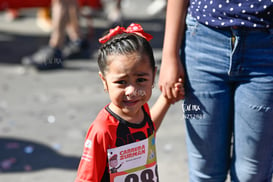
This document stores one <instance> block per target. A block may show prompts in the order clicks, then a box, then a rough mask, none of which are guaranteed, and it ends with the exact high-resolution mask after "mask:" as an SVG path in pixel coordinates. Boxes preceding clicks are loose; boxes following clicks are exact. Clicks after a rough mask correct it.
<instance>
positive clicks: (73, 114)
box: [0, 0, 188, 182]
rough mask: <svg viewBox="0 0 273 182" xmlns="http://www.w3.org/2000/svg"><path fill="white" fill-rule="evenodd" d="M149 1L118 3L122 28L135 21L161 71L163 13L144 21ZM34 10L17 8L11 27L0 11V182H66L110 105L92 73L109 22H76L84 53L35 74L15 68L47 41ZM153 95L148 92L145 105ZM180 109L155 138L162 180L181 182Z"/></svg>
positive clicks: (182, 131)
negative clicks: (98, 119)
mask: <svg viewBox="0 0 273 182" xmlns="http://www.w3.org/2000/svg"><path fill="white" fill-rule="evenodd" d="M149 3H151V0H138V1H129V0H124V2H123V13H124V25H125V26H128V25H129V24H130V23H131V22H136V23H140V24H141V25H142V26H143V27H144V29H145V31H147V32H148V33H150V34H152V35H153V36H154V39H153V40H152V41H151V44H152V46H153V48H154V54H155V58H156V60H157V66H158V67H160V60H161V52H162V43H163V34H164V11H163V12H162V13H161V14H159V15H157V16H148V15H147V12H146V11H145V10H146V8H147V6H148V5H149ZM36 10H37V9H22V10H21V17H20V18H19V19H18V20H15V21H12V22H11V21H7V19H6V17H5V14H4V12H0V181H1V182H2V181H6V182H15V181H16V182H37V181H38V182H49V181H58V182H60V181H62V182H64V181H65V182H72V181H74V179H75V176H76V172H77V166H78V162H79V160H80V156H81V153H82V149H83V142H84V138H85V133H86V131H87V129H88V127H89V125H90V124H91V123H92V121H93V119H94V118H95V117H96V115H97V113H98V112H99V110H101V108H103V107H104V106H105V105H106V104H107V103H108V102H109V99H108V96H107V94H106V93H104V92H103V86H102V83H101V81H100V78H99V76H98V68H97V63H96V51H97V48H98V46H99V44H98V42H97V39H98V37H100V36H101V35H102V34H103V32H105V31H106V30H107V29H108V28H109V26H110V25H109V21H108V20H107V19H106V18H105V17H104V16H103V13H98V14H96V15H95V16H94V19H93V27H94V31H93V34H92V35H90V31H89V28H88V21H87V20H86V19H84V18H81V28H82V30H83V32H85V34H86V36H87V37H88V38H89V40H90V43H91V48H90V52H89V55H90V56H88V57H84V58H80V59H74V60H67V61H66V62H65V66H64V69H62V70H58V71H57V70H56V71H47V72H39V71H36V70H35V69H33V68H28V67H24V66H22V65H21V59H22V57H24V56H27V55H29V54H31V53H33V52H35V51H36V50H37V49H38V48H39V47H42V46H44V45H46V44H47V42H48V37H49V33H48V32H43V31H42V30H41V29H40V28H39V27H38V26H37V24H36V17H35V15H36ZM157 78H158V76H157ZM159 93H160V91H159V89H158V88H157V87H155V88H154V90H153V96H152V98H151V100H150V102H149V104H150V105H152V104H153V103H154V101H155V99H156V98H157V97H158V95H159ZM181 104H182V102H179V103H176V104H175V105H173V106H172V107H171V108H170V110H169V112H168V113H167V115H166V117H165V119H164V122H163V124H162V126H161V128H160V130H159V131H158V133H157V158H158V167H159V168H158V169H159V177H160V181H162V182H176V181H188V179H187V178H188V168H187V156H186V149H185V146H186V145H185V126H184V120H183V117H182V111H181Z"/></svg>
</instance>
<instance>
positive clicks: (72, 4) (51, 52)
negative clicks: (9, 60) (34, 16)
mask: <svg viewBox="0 0 273 182" xmlns="http://www.w3.org/2000/svg"><path fill="white" fill-rule="evenodd" d="M78 18H79V17H78V4H77V0H52V32H51V35H50V40H49V44H48V46H45V47H44V48H42V49H40V50H38V51H37V52H36V53H34V54H33V55H32V56H29V57H26V58H23V60H22V62H23V64H26V65H33V66H34V67H36V68H37V69H38V70H49V69H60V68H62V67H63V61H64V59H68V58H70V57H72V56H73V55H78V54H80V53H81V52H82V49H85V48H87V47H88V45H87V44H88V43H87V42H85V41H82V38H81V35H80V25H79V21H78ZM67 30H68V31H67ZM67 32H68V33H69V34H68V37H69V38H70V39H72V40H71V42H73V41H76V42H77V41H78V42H79V43H77V44H76V46H78V48H79V49H76V50H75V49H71V46H70V45H68V48H64V45H65V42H66V35H67V34H66V33H67ZM63 49H64V50H63ZM63 52H64V53H65V54H64V55H63Z"/></svg>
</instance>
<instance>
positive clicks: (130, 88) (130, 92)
mask: <svg viewBox="0 0 273 182" xmlns="http://www.w3.org/2000/svg"><path fill="white" fill-rule="evenodd" d="M135 92H136V88H135V87H134V86H133V85H128V86H127V87H126V89H125V95H126V96H130V97H132V96H135Z"/></svg>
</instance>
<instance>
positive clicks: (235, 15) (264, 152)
mask: <svg viewBox="0 0 273 182" xmlns="http://www.w3.org/2000/svg"><path fill="white" fill-rule="evenodd" d="M272 14H273V1H270V0H265V1H260V0H258V1H254V0H248V1H243V2H242V1H229V0H226V1H221V0H210V1H206V0H190V1H187V0H169V1H168V5H167V16H166V25H165V26H166V28H165V38H164V46H163V57H162V65H161V71H160V76H159V86H160V89H161V90H162V92H163V93H164V94H165V95H166V96H167V97H168V98H174V97H175V92H174V90H173V83H175V80H177V78H179V77H181V76H182V77H183V78H184V82H185V87H186V91H185V92H186V96H185V101H184V104H183V108H184V117H185V120H186V127H187V148H188V158H189V168H190V180H191V181H202V182H203V181H225V179H226V176H227V172H228V171H229V170H230V173H231V180H232V181H240V182H242V181H248V182H249V181H255V182H256V181H268V182H269V181H271V178H272V169H273V167H272V164H273V132H272V131H271V130H272V128H273V120H272V118H273V19H272V17H273V16H272ZM184 30H186V31H184ZM182 40H185V46H182V49H179V48H180V45H181V44H183V43H182V42H183V41H182ZM179 52H180V53H183V52H185V54H181V58H182V59H181V60H182V63H181V62H180V57H179V56H180V55H179ZM183 55H185V59H184V57H183ZM169 73H172V74H169ZM231 143H233V145H231ZM231 149H232V151H231ZM230 154H231V155H230Z"/></svg>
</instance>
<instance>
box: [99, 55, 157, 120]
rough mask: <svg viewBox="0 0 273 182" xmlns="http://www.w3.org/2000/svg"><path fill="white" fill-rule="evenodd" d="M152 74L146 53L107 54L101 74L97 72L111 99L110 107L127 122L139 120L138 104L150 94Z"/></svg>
mask: <svg viewBox="0 0 273 182" xmlns="http://www.w3.org/2000/svg"><path fill="white" fill-rule="evenodd" d="M154 74H155V70H153V69H152V66H151V63H150V60H149V57H148V56H146V55H143V56H141V55H140V54H137V53H133V54H130V55H111V56H109V57H108V65H107V69H106V71H105V74H104V75H102V73H100V77H101V79H102V81H103V84H104V88H105V89H106V90H107V91H108V93H109V97H110V99H111V103H110V105H109V107H110V109H111V110H112V111H113V112H115V113H116V114H118V115H119V116H120V117H122V118H123V119H125V120H127V121H128V122H133V123H138V122H141V121H142V119H143V111H142V109H141V107H142V106H143V104H144V103H146V102H148V100H149V99H150V97H151V94H152V87H153V83H154V76H155V75H154Z"/></svg>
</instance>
